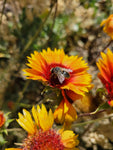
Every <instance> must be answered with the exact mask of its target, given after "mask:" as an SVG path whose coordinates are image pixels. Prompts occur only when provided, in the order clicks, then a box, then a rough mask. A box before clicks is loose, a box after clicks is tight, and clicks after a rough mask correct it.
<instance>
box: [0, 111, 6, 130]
mask: <svg viewBox="0 0 113 150" xmlns="http://www.w3.org/2000/svg"><path fill="white" fill-rule="evenodd" d="M4 123H5V117H4V114H3V112H2V111H0V128H1V127H2V126H3V125H4Z"/></svg>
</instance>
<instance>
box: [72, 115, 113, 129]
mask: <svg viewBox="0 0 113 150" xmlns="http://www.w3.org/2000/svg"><path fill="white" fill-rule="evenodd" d="M111 117H113V114H112V115H109V116H107V117H102V118H98V119H95V120H90V121H86V122H82V123H74V124H73V125H72V127H77V126H84V125H86V124H90V123H94V122H97V121H100V120H104V119H107V118H111Z"/></svg>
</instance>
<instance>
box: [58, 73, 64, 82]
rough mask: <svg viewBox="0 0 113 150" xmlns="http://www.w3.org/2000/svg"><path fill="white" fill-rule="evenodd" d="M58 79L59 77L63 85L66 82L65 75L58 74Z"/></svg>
mask: <svg viewBox="0 0 113 150" xmlns="http://www.w3.org/2000/svg"><path fill="white" fill-rule="evenodd" d="M57 77H58V80H59V82H60V83H61V84H62V83H63V82H64V80H65V77H64V75H63V74H57Z"/></svg>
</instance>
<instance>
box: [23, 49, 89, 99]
mask: <svg viewBox="0 0 113 150" xmlns="http://www.w3.org/2000/svg"><path fill="white" fill-rule="evenodd" d="M28 62H29V63H28V64H27V65H28V66H29V67H30V68H27V69H24V71H25V72H26V74H25V75H26V76H27V78H28V79H33V80H41V81H43V82H46V83H47V84H48V85H49V86H51V87H57V88H59V89H66V90H69V91H70V90H71V91H73V92H74V93H76V94H77V95H82V96H84V93H85V92H88V88H90V87H91V84H90V83H91V75H90V74H88V73H87V70H88V66H87V63H85V61H84V60H82V57H78V56H68V55H65V53H64V51H63V49H61V50H60V49H58V50H57V49H55V50H54V51H52V50H51V49H50V48H48V49H47V51H46V50H43V51H42V52H40V53H39V52H37V51H35V52H34V54H31V57H28Z"/></svg>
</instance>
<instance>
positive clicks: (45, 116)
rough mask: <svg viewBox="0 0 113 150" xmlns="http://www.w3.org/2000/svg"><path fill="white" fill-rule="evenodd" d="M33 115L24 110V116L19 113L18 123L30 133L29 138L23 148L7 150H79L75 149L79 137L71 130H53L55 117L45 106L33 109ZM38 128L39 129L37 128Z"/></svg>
mask: <svg viewBox="0 0 113 150" xmlns="http://www.w3.org/2000/svg"><path fill="white" fill-rule="evenodd" d="M32 115H33V118H34V121H33V119H32V116H31V114H30V113H29V112H28V111H27V110H25V109H23V114H21V113H19V119H17V122H18V123H19V124H20V126H21V127H22V128H24V129H25V130H26V131H27V132H28V137H27V138H26V139H24V141H23V143H22V147H21V148H7V149H5V150H31V149H32V150H39V149H40V150H78V148H75V146H77V145H78V144H79V141H78V140H77V137H78V135H75V134H74V132H73V131H71V130H62V129H61V130H59V131H56V130H55V129H52V125H53V122H54V115H53V113H52V111H51V109H50V110H49V112H47V110H46V108H45V106H44V105H42V108H40V107H39V105H38V106H37V109H35V107H33V108H32ZM37 126H38V128H37Z"/></svg>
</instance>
